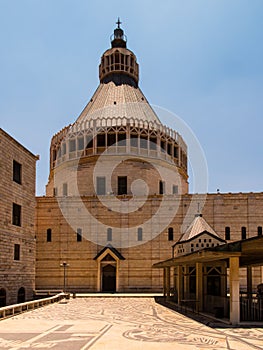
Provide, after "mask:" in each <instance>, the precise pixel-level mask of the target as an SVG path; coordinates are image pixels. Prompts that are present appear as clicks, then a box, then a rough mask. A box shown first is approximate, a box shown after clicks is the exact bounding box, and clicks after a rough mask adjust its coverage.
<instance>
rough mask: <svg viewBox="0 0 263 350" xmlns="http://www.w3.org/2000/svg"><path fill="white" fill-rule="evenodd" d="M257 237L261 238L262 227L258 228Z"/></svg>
mask: <svg viewBox="0 0 263 350" xmlns="http://www.w3.org/2000/svg"><path fill="white" fill-rule="evenodd" d="M258 236H262V226H258Z"/></svg>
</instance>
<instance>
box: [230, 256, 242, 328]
mask: <svg viewBox="0 0 263 350" xmlns="http://www.w3.org/2000/svg"><path fill="white" fill-rule="evenodd" d="M229 285H230V322H231V324H233V325H237V324H239V322H240V301H239V257H236V256H235V257H230V258H229Z"/></svg>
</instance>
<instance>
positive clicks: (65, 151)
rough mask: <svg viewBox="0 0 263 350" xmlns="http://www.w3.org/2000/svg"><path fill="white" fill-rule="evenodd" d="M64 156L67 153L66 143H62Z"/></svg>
mask: <svg viewBox="0 0 263 350" xmlns="http://www.w3.org/2000/svg"><path fill="white" fill-rule="evenodd" d="M61 147H62V156H64V155H65V154H66V153H67V145H66V144H65V143H62V146H61Z"/></svg>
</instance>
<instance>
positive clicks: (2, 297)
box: [0, 288, 6, 307]
mask: <svg viewBox="0 0 263 350" xmlns="http://www.w3.org/2000/svg"><path fill="white" fill-rule="evenodd" d="M3 306H6V290H5V289H4V288H1V289H0V307H3Z"/></svg>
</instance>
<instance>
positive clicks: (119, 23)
mask: <svg viewBox="0 0 263 350" xmlns="http://www.w3.org/2000/svg"><path fill="white" fill-rule="evenodd" d="M121 23H122V22H121V21H120V17H118V20H117V22H116V24H117V26H118V28H120V25H121Z"/></svg>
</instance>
